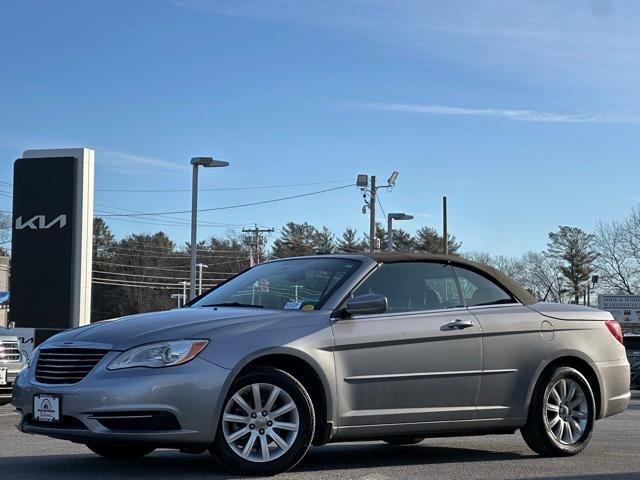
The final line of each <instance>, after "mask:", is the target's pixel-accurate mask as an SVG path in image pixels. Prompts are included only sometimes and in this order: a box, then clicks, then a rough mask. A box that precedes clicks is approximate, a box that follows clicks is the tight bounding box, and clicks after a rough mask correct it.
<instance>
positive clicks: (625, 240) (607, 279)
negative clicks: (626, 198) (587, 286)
mask: <svg viewBox="0 0 640 480" xmlns="http://www.w3.org/2000/svg"><path fill="white" fill-rule="evenodd" d="M636 213H637V212H636ZM634 225H635V223H634V218H633V215H632V217H631V218H630V219H629V220H627V221H626V222H624V223H618V222H611V223H599V224H598V226H597V228H596V233H595V249H596V251H597V252H598V259H597V261H596V268H597V270H598V272H599V273H600V281H601V283H602V284H603V285H605V286H606V287H608V288H609V289H611V290H613V291H614V292H616V293H623V294H629V295H633V294H635V293H636V292H638V291H639V290H640V262H639V261H638V260H639V258H638V257H635V256H634V245H633V244H634V240H635V239H636V238H637V237H634V232H633V228H634ZM636 234H640V231H638V232H636Z"/></svg>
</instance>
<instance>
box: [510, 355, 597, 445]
mask: <svg viewBox="0 0 640 480" xmlns="http://www.w3.org/2000/svg"><path fill="white" fill-rule="evenodd" d="M563 385H564V387H563ZM563 388H564V390H563ZM572 389H573V395H572ZM554 390H555V393H554ZM580 393H582V396H580ZM556 406H557V410H556ZM595 417H596V414H595V400H594V397H593V391H592V389H591V386H590V385H589V382H588V381H587V379H586V378H585V377H584V375H582V374H581V373H580V372H579V371H578V370H576V369H574V368H570V367H559V368H556V369H555V370H552V371H550V372H548V373H546V374H544V375H543V376H542V377H541V378H540V380H539V381H538V384H537V385H536V387H535V389H534V392H533V396H532V398H531V405H530V407H529V415H528V418H527V423H526V425H525V426H524V427H522V428H521V429H520V432H521V433H522V437H523V438H524V441H525V442H526V443H527V445H528V446H529V448H531V450H533V451H534V452H536V453H538V454H540V455H542V456H545V457H566V456H571V455H576V454H578V453H580V452H581V451H582V450H583V449H584V448H585V447H586V446H587V444H588V443H589V440H590V439H591V434H592V433H593V425H594V423H595Z"/></svg>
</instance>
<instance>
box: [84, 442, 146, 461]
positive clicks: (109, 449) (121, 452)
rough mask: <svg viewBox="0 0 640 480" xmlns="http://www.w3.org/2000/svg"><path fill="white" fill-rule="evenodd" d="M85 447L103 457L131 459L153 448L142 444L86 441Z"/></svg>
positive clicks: (143, 454)
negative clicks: (110, 443)
mask: <svg viewBox="0 0 640 480" xmlns="http://www.w3.org/2000/svg"><path fill="white" fill-rule="evenodd" d="M87 448H88V449H89V450H91V451H92V452H93V453H96V454H98V455H100V456H101V457H104V458H121V459H132V458H142V457H144V456H145V455H148V454H150V453H151V452H153V451H154V450H155V448H153V447H147V446H144V445H106V444H103V443H87Z"/></svg>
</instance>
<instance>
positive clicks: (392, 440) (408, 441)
mask: <svg viewBox="0 0 640 480" xmlns="http://www.w3.org/2000/svg"><path fill="white" fill-rule="evenodd" d="M422 440H424V438H422V437H389V438H383V439H382V441H384V442H385V443H386V444H388V445H393V446H401V445H417V444H418V443H420V442H421V441H422Z"/></svg>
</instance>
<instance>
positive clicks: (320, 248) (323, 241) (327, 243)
mask: <svg viewBox="0 0 640 480" xmlns="http://www.w3.org/2000/svg"><path fill="white" fill-rule="evenodd" d="M335 248H336V247H335V235H334V234H333V233H332V232H331V230H329V228H328V227H326V226H323V227H322V230H320V231H318V234H317V235H316V246H315V252H316V253H333V252H334V250H335Z"/></svg>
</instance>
